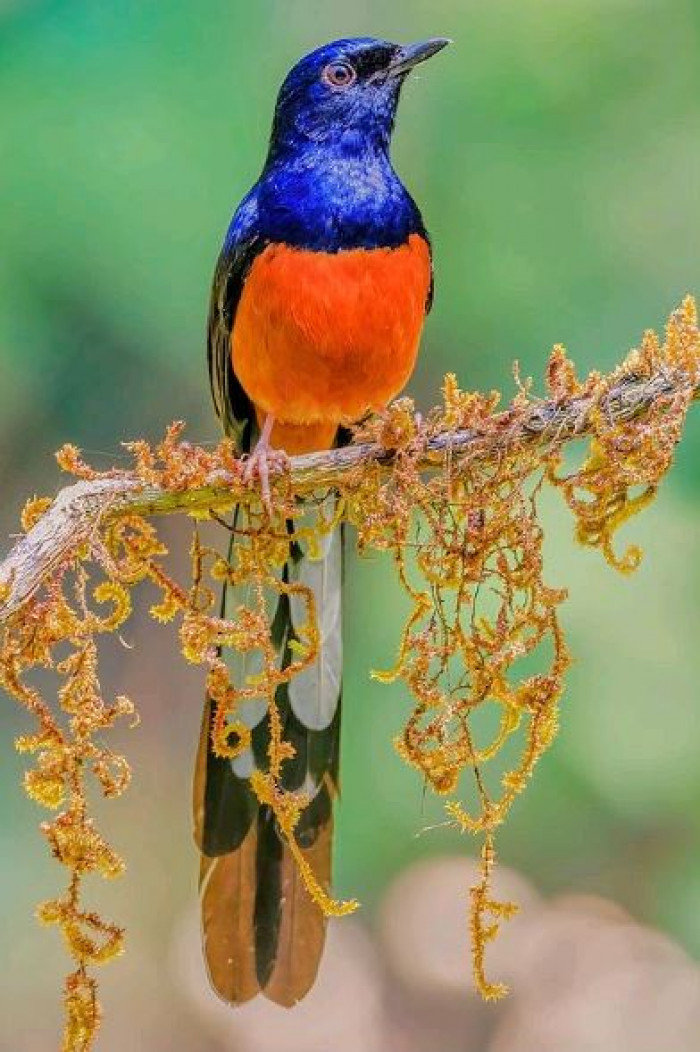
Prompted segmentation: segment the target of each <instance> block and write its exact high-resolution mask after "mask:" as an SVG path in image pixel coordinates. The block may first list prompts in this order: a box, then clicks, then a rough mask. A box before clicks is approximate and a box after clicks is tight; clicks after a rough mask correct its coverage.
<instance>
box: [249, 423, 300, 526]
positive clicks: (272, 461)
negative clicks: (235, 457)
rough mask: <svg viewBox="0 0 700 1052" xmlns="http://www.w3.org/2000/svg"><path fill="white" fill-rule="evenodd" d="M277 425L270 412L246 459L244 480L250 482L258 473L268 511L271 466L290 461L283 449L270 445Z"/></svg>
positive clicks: (279, 465) (282, 464) (277, 466)
mask: <svg viewBox="0 0 700 1052" xmlns="http://www.w3.org/2000/svg"><path fill="white" fill-rule="evenodd" d="M274 426H275V418H274V416H271V415H269V414H268V416H266V417H265V423H264V424H263V429H262V431H261V432H260V438H259V439H258V442H257V445H256V446H255V449H254V450H253V452H252V453H251V454H250V456H249V457H248V460H247V461H246V465H245V470H244V472H243V481H244V482H246V483H248V484H250V483H251V482H252V481H253V480H254V478H255V476H256V475H257V476H258V478H259V479H260V491H261V494H262V499H263V504H264V505H265V507H266V508H267V510H268V511H270V510H271V509H272V500H271V494H270V468H272V469H275V468H285V467H286V466H287V464H288V463H289V457H288V456H287V454H286V453H285V452H284V450H283V449H273V448H272V447H271V445H270V437H271V435H272V429H273V427H274Z"/></svg>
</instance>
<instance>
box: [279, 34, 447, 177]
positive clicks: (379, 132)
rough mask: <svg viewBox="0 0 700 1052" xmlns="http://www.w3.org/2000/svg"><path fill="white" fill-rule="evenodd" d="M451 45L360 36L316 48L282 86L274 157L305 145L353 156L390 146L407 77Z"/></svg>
mask: <svg viewBox="0 0 700 1052" xmlns="http://www.w3.org/2000/svg"><path fill="white" fill-rule="evenodd" d="M449 43H450V42H449V40H445V39H442V38H440V39H435V40H427V41H424V42H422V43H420V44H411V45H409V46H407V47H402V46H400V45H398V44H391V43H389V42H387V41H385V40H374V39H372V38H371V37H357V38H354V39H348V40H337V41H335V42H334V43H332V44H326V45H325V47H322V48H319V49H318V50H317V51H313V52H312V53H311V54H310V55H307V56H306V57H305V58H303V59H302V60H301V62H299V63H298V64H297V65H296V66H295V67H294V68H293V69H292V71H291V72H290V74H289V75H288V77H287V78H286V80H285V82H284V84H283V85H282V88H281V90H280V94H279V98H278V100H277V108H276V111H275V120H274V125H273V129H272V141H271V146H270V155H271V159H274V158H275V157H277V156H279V154H281V153H287V152H288V151H290V150H291V151H294V150H296V149H299V148H303V147H304V145H305V144H312V145H314V146H317V147H319V148H323V146H324V145H328V146H330V147H332V148H333V149H334V150H341V151H342V152H348V153H350V154H353V153H354V154H361V153H363V152H365V151H367V150H383V151H386V150H388V147H389V142H390V139H391V133H392V130H393V127H394V121H395V118H396V107H397V105H398V101H399V96H400V94H401V88H402V86H403V84H404V82H405V80H406V78H407V76H408V75H409V73H410V72H411V70H412V69H414V67H415V66H417V65H418V64H419V63H421V62H424V61H426V59H429V58H431V57H432V56H433V55H436V54H437V53H438V51H441V50H442V49H443V48H444V47H445V46H446V45H447V44H449Z"/></svg>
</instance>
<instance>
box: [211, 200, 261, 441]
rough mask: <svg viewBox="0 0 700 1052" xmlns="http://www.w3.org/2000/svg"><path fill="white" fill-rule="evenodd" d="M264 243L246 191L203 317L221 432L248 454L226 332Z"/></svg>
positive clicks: (250, 419) (242, 396)
mask: <svg viewBox="0 0 700 1052" xmlns="http://www.w3.org/2000/svg"><path fill="white" fill-rule="evenodd" d="M265 247H266V241H265V239H264V238H263V237H261V236H260V233H259V231H258V228H257V200H256V198H255V194H254V193H252V194H250V195H249V196H248V197H247V198H246V199H245V200H244V201H243V203H242V204H241V207H240V208H239V209H238V211H237V213H236V215H235V216H234V218H233V222H232V223H231V226H230V227H229V230H228V234H227V235H226V240H225V241H224V244H223V247H222V249H221V254H220V255H219V259H218V261H217V264H216V270H215V271H214V280H213V283H212V290H211V299H210V301H209V317H208V320H207V359H208V362H209V382H210V384H211V393H212V397H213V399H214V406H215V408H216V412H217V414H218V416H219V418H220V420H221V423H222V425H223V428H224V432H225V433H226V434H227V435H228V436H229V437H231V438H233V439H234V440H235V442H236V446H237V448H238V449H239V450H240V452H242V453H243V452H248V451H249V450H250V448H251V445H252V440H253V434H254V431H255V428H256V423H255V413H254V411H253V407H252V405H251V402H250V399H249V398H248V396H247V394H246V393H245V391H244V390H243V388H242V387H241V384H240V382H239V380H238V378H237V377H236V374H235V372H234V371H233V365H232V362H231V332H232V330H233V325H234V322H235V318H236V310H237V309H238V303H239V300H240V298H241V293H242V291H243V286H244V285H245V281H246V278H247V277H248V274H249V273H250V269H251V267H252V265H253V263H254V262H255V259H256V257H257V256H258V255H260V253H261V252H262V251H263V250H264V248H265Z"/></svg>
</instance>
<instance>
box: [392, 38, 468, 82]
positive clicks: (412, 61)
mask: <svg viewBox="0 0 700 1052" xmlns="http://www.w3.org/2000/svg"><path fill="white" fill-rule="evenodd" d="M451 43H452V41H451V40H449V39H448V38H447V37H435V38H434V39H433V40H422V41H421V42H420V43H419V44H407V45H406V47H402V48H401V50H400V51H399V53H398V55H397V56H396V58H394V59H393V60H392V62H391V63H390V64H389V65H388V66H387V68H386V69H385V70H383V73H382V75H383V76H384V77H386V79H387V80H390V79H391V78H392V77H401V76H403V75H404V74H406V73H410V72H411V70H412V69H414V68H415V67H416V66H418V65H420V63H421V62H427V61H428V59H429V58H432V57H433V55H437V53H438V52H439V51H442V49H443V48H446V47H447V45H448V44H451Z"/></svg>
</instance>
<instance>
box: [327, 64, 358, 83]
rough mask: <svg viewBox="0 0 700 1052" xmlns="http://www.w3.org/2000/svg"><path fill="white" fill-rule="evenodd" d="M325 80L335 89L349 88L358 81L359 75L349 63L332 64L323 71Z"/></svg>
mask: <svg viewBox="0 0 700 1052" xmlns="http://www.w3.org/2000/svg"><path fill="white" fill-rule="evenodd" d="M323 79H324V80H325V81H326V83H327V84H330V85H331V87H333V88H349V87H350V85H351V84H354V83H355V81H356V80H357V73H356V72H355V70H354V69H353V67H352V66H351V65H350V63H349V62H331V64H330V65H329V66H326V68H325V69H324V71H323Z"/></svg>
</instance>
